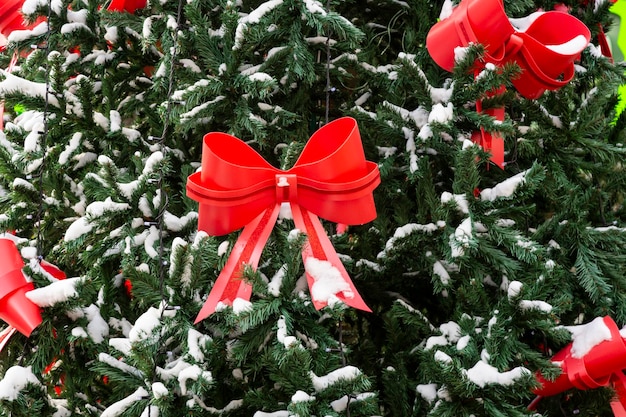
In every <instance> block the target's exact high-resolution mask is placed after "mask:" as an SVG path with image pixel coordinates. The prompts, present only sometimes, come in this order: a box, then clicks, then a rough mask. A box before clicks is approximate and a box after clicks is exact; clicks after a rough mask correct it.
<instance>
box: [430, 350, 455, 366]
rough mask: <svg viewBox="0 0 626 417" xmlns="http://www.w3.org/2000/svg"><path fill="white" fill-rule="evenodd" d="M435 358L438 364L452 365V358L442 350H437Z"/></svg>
mask: <svg viewBox="0 0 626 417" xmlns="http://www.w3.org/2000/svg"><path fill="white" fill-rule="evenodd" d="M434 356H435V360H436V361H438V362H443V363H452V358H451V357H450V355H448V354H447V353H445V352H442V351H440V350H437V351H436V352H435V355H434Z"/></svg>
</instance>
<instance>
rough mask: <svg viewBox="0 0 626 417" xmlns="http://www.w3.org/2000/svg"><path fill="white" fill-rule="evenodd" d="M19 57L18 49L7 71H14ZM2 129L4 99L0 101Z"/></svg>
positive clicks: (2, 126) (1, 127) (2, 123)
mask: <svg viewBox="0 0 626 417" xmlns="http://www.w3.org/2000/svg"><path fill="white" fill-rule="evenodd" d="M18 57H19V55H18V53H17V51H16V52H15V53H14V54H13V57H12V58H11V62H9V66H8V67H7V72H9V73H10V72H12V71H13V67H15V64H17V58H18ZM0 130H4V101H0Z"/></svg>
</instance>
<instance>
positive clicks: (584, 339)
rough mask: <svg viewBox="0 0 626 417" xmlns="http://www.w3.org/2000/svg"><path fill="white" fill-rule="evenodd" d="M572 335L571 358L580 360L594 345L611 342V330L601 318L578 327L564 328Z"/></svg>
mask: <svg viewBox="0 0 626 417" xmlns="http://www.w3.org/2000/svg"><path fill="white" fill-rule="evenodd" d="M564 329H565V330H567V331H569V332H570V333H571V334H572V350H571V352H572V357H574V358H582V357H583V356H585V355H586V354H587V353H588V352H589V351H590V350H591V349H593V348H594V347H595V346H596V345H599V344H600V343H602V342H604V341H605V340H611V338H612V336H611V330H610V329H609V328H608V326H607V325H606V323H604V319H603V318H602V317H596V318H595V319H594V320H593V321H591V322H589V323H587V324H581V325H579V326H564Z"/></svg>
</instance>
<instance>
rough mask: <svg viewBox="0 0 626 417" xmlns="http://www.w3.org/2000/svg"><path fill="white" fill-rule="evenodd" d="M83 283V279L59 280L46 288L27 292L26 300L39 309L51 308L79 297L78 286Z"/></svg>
mask: <svg viewBox="0 0 626 417" xmlns="http://www.w3.org/2000/svg"><path fill="white" fill-rule="evenodd" d="M82 281H83V280H82V278H68V279H64V280H59V281H56V282H53V283H51V284H50V285H47V286H45V287H41V288H36V289H34V290H32V291H29V292H27V293H26V298H28V299H29V300H30V301H32V302H33V303H35V304H37V305H38V306H39V307H50V306H53V305H55V304H57V303H62V302H64V301H67V300H69V299H70V298H73V297H76V296H78V293H77V291H76V284H78V283H80V282H82Z"/></svg>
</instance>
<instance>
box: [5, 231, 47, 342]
mask: <svg viewBox="0 0 626 417" xmlns="http://www.w3.org/2000/svg"><path fill="white" fill-rule="evenodd" d="M0 259H2V272H0V274H2V275H0V282H1V283H2V284H1V285H0V319H2V320H4V321H5V322H6V323H7V324H9V325H10V326H12V327H15V328H16V329H17V331H19V332H20V333H22V334H23V335H24V336H26V337H28V336H30V334H31V333H32V331H33V330H34V329H35V327H37V326H39V324H41V314H40V312H39V307H38V306H37V305H36V304H34V303H33V302H31V301H30V300H29V299H28V298H26V293H27V292H28V291H31V290H33V289H34V286H33V283H32V282H27V281H26V278H25V277H24V274H23V273H22V267H23V266H24V261H23V260H22V257H21V256H20V252H19V251H18V250H17V246H15V243H13V241H11V240H9V239H0Z"/></svg>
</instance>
